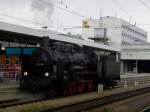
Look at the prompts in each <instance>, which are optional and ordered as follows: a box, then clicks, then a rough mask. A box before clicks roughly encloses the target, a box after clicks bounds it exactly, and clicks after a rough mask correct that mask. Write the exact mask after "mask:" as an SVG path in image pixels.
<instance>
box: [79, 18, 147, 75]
mask: <svg viewBox="0 0 150 112" xmlns="http://www.w3.org/2000/svg"><path fill="white" fill-rule="evenodd" d="M82 37H84V38H85V39H91V38H92V39H93V40H94V41H95V42H99V41H98V40H102V41H103V43H104V44H109V45H110V46H114V47H118V48H120V50H121V73H129V72H130V73H150V69H149V66H150V44H149V43H147V32H146V31H144V30H142V29H141V28H139V27H137V26H136V25H132V24H130V23H129V22H127V21H125V20H122V19H119V18H116V17H101V18H100V19H97V20H92V19H85V20H83V28H82ZM105 39H107V43H105V42H104V41H105ZM102 41H101V42H102Z"/></svg>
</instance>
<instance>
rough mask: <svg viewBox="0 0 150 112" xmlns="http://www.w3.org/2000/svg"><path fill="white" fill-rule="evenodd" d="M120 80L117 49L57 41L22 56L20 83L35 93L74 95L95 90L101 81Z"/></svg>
mask: <svg viewBox="0 0 150 112" xmlns="http://www.w3.org/2000/svg"><path fill="white" fill-rule="evenodd" d="M119 79H120V61H119V54H118V53H117V52H115V51H103V50H99V49H94V48H92V47H89V46H79V45H77V44H68V43H64V42H53V43H52V44H51V45H50V46H49V47H47V48H45V47H39V48H36V50H35V51H34V52H33V53H32V55H31V56H27V57H23V58H22V73H21V78H20V85H21V87H22V88H26V89H28V90H30V91H32V92H35V93H45V94H48V95H50V96H55V95H60V94H63V95H73V94H77V93H83V92H91V91H94V90H96V89H97V85H98V84H103V85H104V86H105V87H113V86H114V85H116V83H117V80H119Z"/></svg>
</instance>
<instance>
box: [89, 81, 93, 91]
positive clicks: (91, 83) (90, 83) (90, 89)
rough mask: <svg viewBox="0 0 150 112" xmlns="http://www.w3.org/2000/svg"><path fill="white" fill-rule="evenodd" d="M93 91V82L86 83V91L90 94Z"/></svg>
mask: <svg viewBox="0 0 150 112" xmlns="http://www.w3.org/2000/svg"><path fill="white" fill-rule="evenodd" d="M93 89H94V82H93V80H90V81H88V91H89V92H92V91H93Z"/></svg>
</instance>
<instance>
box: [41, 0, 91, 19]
mask: <svg viewBox="0 0 150 112" xmlns="http://www.w3.org/2000/svg"><path fill="white" fill-rule="evenodd" d="M38 1H41V2H43V3H45V4H47V5H52V3H50V2H47V1H45V0H38ZM53 6H54V7H55V8H58V9H60V10H61V11H65V12H67V13H70V14H72V15H76V16H78V17H81V18H89V17H87V16H84V15H82V14H80V13H78V12H75V11H73V10H68V8H63V7H59V6H58V5H53Z"/></svg>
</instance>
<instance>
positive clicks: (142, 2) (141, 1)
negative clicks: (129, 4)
mask: <svg viewBox="0 0 150 112" xmlns="http://www.w3.org/2000/svg"><path fill="white" fill-rule="evenodd" d="M139 1H140V3H141V4H142V5H143V6H144V7H145V8H147V9H149V10H150V7H149V6H148V5H147V4H146V3H145V2H144V1H143V0H139Z"/></svg>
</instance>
